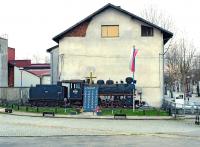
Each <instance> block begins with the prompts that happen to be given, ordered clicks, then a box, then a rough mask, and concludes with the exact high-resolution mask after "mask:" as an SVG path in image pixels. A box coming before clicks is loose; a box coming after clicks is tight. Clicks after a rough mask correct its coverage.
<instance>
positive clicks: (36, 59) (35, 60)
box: [32, 54, 42, 63]
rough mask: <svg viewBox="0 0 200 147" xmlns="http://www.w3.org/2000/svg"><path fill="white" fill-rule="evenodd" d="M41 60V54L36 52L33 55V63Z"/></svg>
mask: <svg viewBox="0 0 200 147" xmlns="http://www.w3.org/2000/svg"><path fill="white" fill-rule="evenodd" d="M41 60H42V57H41V56H40V55H39V54H34V55H33V56H32V61H33V63H40V62H41Z"/></svg>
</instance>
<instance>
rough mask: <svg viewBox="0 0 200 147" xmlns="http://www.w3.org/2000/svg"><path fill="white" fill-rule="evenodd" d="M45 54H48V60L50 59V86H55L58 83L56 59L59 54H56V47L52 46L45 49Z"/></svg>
mask: <svg viewBox="0 0 200 147" xmlns="http://www.w3.org/2000/svg"><path fill="white" fill-rule="evenodd" d="M47 52H49V53H50V58H51V63H50V66H51V84H57V82H58V81H59V73H58V70H59V68H58V67H59V66H58V59H59V54H58V45H56V46H53V47H51V48H49V49H47Z"/></svg>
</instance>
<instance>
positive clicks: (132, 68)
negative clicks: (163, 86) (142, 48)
mask: <svg viewBox="0 0 200 147" xmlns="http://www.w3.org/2000/svg"><path fill="white" fill-rule="evenodd" d="M137 52H138V49H135V48H133V50H132V52H131V64H130V69H131V72H133V73H134V72H135V57H136V55H137Z"/></svg>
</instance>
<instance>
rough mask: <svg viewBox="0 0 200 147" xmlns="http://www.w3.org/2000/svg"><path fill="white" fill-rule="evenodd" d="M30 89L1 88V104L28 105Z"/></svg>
mask: <svg viewBox="0 0 200 147" xmlns="http://www.w3.org/2000/svg"><path fill="white" fill-rule="evenodd" d="M29 89H30V87H13V88H11V87H0V103H18V104H19V103H20V104H21V103H26V102H27V101H28V99H29Z"/></svg>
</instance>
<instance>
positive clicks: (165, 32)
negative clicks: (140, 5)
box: [53, 3, 173, 44]
mask: <svg viewBox="0 0 200 147" xmlns="http://www.w3.org/2000/svg"><path fill="white" fill-rule="evenodd" d="M108 8H113V9H115V10H118V11H120V12H122V13H125V14H127V15H129V16H130V17H132V18H134V19H137V20H139V21H141V22H143V23H146V24H148V25H150V26H152V27H154V28H157V29H158V30H160V31H162V32H163V39H164V44H165V43H166V42H167V41H168V40H169V39H170V38H171V37H172V36H173V33H172V32H170V31H168V30H166V29H163V28H161V27H159V26H157V25H155V24H153V23H151V22H149V21H147V20H145V19H143V18H141V17H139V16H136V15H135V14H132V13H130V12H128V11H126V10H124V9H122V8H120V7H119V6H115V5H113V4H110V3H108V4H107V5H105V6H104V7H102V8H100V9H99V10H97V11H96V12H94V13H92V14H91V15H89V16H88V17H86V18H84V19H83V20H81V21H80V22H78V23H76V24H75V25H73V26H72V27H70V28H68V29H67V30H65V31H63V32H61V33H60V34H58V35H56V36H55V37H53V40H54V41H55V42H57V43H58V42H59V40H60V39H62V37H63V36H64V35H65V34H66V33H68V32H69V31H71V30H72V29H74V28H75V27H77V26H79V25H80V24H81V23H83V22H85V21H87V20H90V19H91V18H93V17H94V16H96V15H98V14H99V13H101V12H103V11H104V10H106V9H108Z"/></svg>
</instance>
